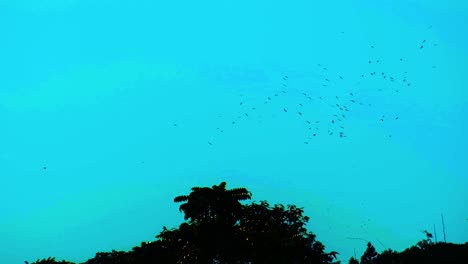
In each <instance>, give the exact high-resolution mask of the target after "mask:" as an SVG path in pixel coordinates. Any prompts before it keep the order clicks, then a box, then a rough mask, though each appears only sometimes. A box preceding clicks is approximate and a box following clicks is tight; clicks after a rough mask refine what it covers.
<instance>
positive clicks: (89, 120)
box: [0, 0, 468, 264]
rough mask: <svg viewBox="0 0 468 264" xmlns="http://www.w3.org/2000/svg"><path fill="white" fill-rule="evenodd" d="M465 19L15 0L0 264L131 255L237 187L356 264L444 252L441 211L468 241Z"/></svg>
mask: <svg viewBox="0 0 468 264" xmlns="http://www.w3.org/2000/svg"><path fill="white" fill-rule="evenodd" d="M467 20H468V2H466V1H461V0H460V1H455V0H452V1H447V0H446V1H422V0H420V1H419V0H418V1H416V0H405V1H403V0H397V1H384V0H379V1H369V0H355V1H320V3H318V2H314V1H260V0H258V1H243V0H237V1H166V3H163V2H162V1H149V0H140V1H126V0H122V1H115V0H114V1H110V0H102V1H90V0H80V1H78V0H66V1H64V0H60V1H59V0H34V1H32V0H15V1H13V0H6V1H1V2H0V31H1V32H2V36H1V41H0V58H1V60H0V72H1V84H0V165H1V166H0V188H1V191H0V199H1V201H2V202H1V203H0V263H12V264H13V263H23V261H24V260H29V261H34V260H36V259H38V258H47V257H49V256H53V257H56V259H59V260H61V259H66V260H69V261H74V262H84V261H86V260H87V259H89V258H92V257H94V255H95V253H96V252H105V251H111V250H113V249H115V250H124V251H129V250H131V249H132V247H134V246H138V245H140V243H141V242H142V241H153V240H155V236H156V235H157V234H159V232H161V230H162V227H163V226H167V227H169V228H172V227H177V226H178V225H179V224H180V223H181V222H183V214H182V213H180V212H179V210H178V206H179V205H178V204H175V203H173V198H174V197H176V196H178V195H182V194H188V193H189V192H190V188H191V187H194V186H212V185H214V184H219V183H220V182H222V181H226V182H227V188H236V187H245V188H247V189H248V190H250V191H251V192H252V193H253V197H252V201H257V202H258V201H260V200H267V201H268V202H270V204H275V203H282V204H285V205H286V204H295V205H297V206H299V207H304V211H305V212H304V214H305V215H307V216H309V217H310V221H309V224H308V228H309V230H310V231H312V232H313V233H315V234H316V235H317V239H318V240H319V241H321V242H322V243H324V244H325V246H326V251H332V250H335V251H338V252H339V253H340V255H339V257H340V259H341V260H342V261H343V263H347V260H348V259H349V257H351V256H354V254H357V256H358V257H359V256H361V254H362V253H363V251H364V250H365V248H366V241H371V242H372V243H373V244H374V245H375V247H376V249H377V251H379V252H381V251H382V250H384V249H386V248H392V249H394V250H403V249H405V248H407V247H409V246H411V245H414V244H415V243H416V242H418V241H420V240H422V239H424V238H425V236H424V234H423V232H422V231H423V230H428V231H430V232H433V231H434V227H435V228H436V234H437V237H438V239H439V240H441V239H442V237H443V234H442V228H443V227H442V222H441V217H442V215H441V214H443V217H444V222H445V233H446V239H447V242H453V243H464V242H466V241H468V228H467V227H468V206H467V204H468V203H467V201H468V192H467V190H468V175H467V172H468V156H467V155H466V153H465V152H466V149H468V140H467V138H466V133H467V132H468V127H467V124H466V123H465V120H466V118H465V116H466V115H467V114H468V92H467V90H466V87H468V48H467V47H468V37H467V36H468V27H466V24H464V22H463V21H467ZM421 46H423V47H422V48H421ZM351 100H353V101H351ZM343 115H345V116H344V117H343ZM332 121H333V122H332ZM233 122H234V123H233ZM309 123H310V124H309ZM464 149H465V151H464ZM355 252H356V253H355Z"/></svg>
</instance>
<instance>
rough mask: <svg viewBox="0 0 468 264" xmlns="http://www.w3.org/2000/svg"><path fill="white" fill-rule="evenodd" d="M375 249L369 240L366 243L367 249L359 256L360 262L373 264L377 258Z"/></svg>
mask: <svg viewBox="0 0 468 264" xmlns="http://www.w3.org/2000/svg"><path fill="white" fill-rule="evenodd" d="M377 255H378V253H377V251H376V250H375V247H374V246H373V245H372V244H371V242H368V243H367V249H366V251H365V252H364V254H363V255H362V257H361V264H375V263H376V258H377Z"/></svg>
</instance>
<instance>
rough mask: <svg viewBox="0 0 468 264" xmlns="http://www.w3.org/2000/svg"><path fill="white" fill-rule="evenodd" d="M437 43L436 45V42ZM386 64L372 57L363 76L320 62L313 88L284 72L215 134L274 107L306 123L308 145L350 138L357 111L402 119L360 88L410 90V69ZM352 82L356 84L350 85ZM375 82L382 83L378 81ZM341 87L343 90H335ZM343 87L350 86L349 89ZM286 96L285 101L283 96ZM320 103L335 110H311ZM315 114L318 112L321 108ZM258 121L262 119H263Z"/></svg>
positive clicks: (385, 119) (379, 120) (378, 119)
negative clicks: (370, 85)
mask: <svg viewBox="0 0 468 264" xmlns="http://www.w3.org/2000/svg"><path fill="white" fill-rule="evenodd" d="M425 45H427V41H426V40H422V41H421V42H420V43H419V45H418V47H417V48H415V49H418V50H422V49H424V48H425ZM433 46H436V44H434V45H433ZM370 49H372V50H375V49H377V47H376V46H374V45H372V46H370ZM395 60H396V62H397V63H404V62H405V61H406V59H404V58H395ZM382 63H383V62H382V61H381V60H380V59H379V58H377V57H375V58H371V59H369V60H368V61H366V64H368V65H369V67H368V69H371V71H368V72H363V73H361V74H360V76H349V77H344V75H340V74H332V73H331V71H330V70H329V69H328V68H327V67H325V66H324V65H322V64H317V69H316V70H318V71H319V74H318V76H320V77H321V80H320V83H319V84H316V85H315V87H314V88H312V89H307V88H299V89H298V88H297V87H294V88H291V86H290V83H291V80H292V79H293V78H294V77H292V76H290V75H287V74H284V75H283V76H281V80H280V82H279V83H277V88H276V89H274V90H273V91H272V92H271V94H266V95H265V96H264V97H263V98H256V99H255V100H254V102H253V101H252V100H247V99H246V98H245V97H244V95H243V94H241V95H240V98H239V101H238V106H237V107H238V111H237V116H236V117H232V119H231V120H229V121H226V120H224V126H223V127H221V126H218V127H216V128H215V129H216V131H215V132H214V135H217V136H220V135H221V134H222V133H224V131H225V130H226V129H230V128H233V127H236V126H239V125H241V124H242V122H243V121H244V120H246V119H249V120H252V119H254V118H256V117H257V118H261V117H262V115H260V114H259V113H260V112H262V113H264V111H265V110H266V111H271V110H272V109H273V111H276V112H275V113H274V114H275V115H279V114H280V113H281V114H283V115H290V116H291V115H295V116H296V117H297V118H296V119H297V120H299V122H302V123H303V127H304V129H305V134H304V135H305V137H304V138H303V139H304V140H303V143H304V144H309V143H311V142H312V140H314V138H317V137H320V136H334V137H338V138H346V137H348V135H347V133H346V129H345V128H346V127H347V122H348V120H349V119H350V117H352V114H353V112H354V111H372V113H373V114H375V123H380V124H384V123H388V122H398V120H399V119H400V116H399V115H398V114H396V113H393V114H390V115H389V114H385V113H380V114H378V113H376V111H379V110H378V109H376V108H373V105H372V104H371V103H370V102H366V98H365V96H363V95H364V94H365V93H364V89H361V87H359V85H360V84H361V83H363V82H365V81H366V80H367V79H370V80H369V81H371V82H374V86H375V85H377V86H378V87H379V88H377V89H376V90H377V91H383V90H386V92H389V93H395V94H398V93H400V92H403V91H407V90H409V89H410V87H411V85H412V83H411V81H410V80H409V78H408V72H407V71H403V72H401V73H398V74H391V73H388V72H386V71H382V69H381V68H382V67H381V66H379V65H382ZM374 65H375V66H374ZM402 65H403V64H402ZM401 68H403V67H400V69H401ZM350 81H352V83H354V85H352V84H350ZM356 81H357V82H356ZM375 82H378V83H377V84H375ZM337 87H338V88H340V89H341V90H338V89H335V88H337ZM342 87H347V89H346V91H345V92H344V91H343V89H342ZM319 89H322V90H327V91H328V94H327V93H323V92H321V91H320V90H319ZM330 91H333V93H334V94H330ZM282 97H283V98H284V100H282V99H281V98H282ZM318 104H321V105H322V106H327V107H328V109H329V110H331V111H326V112H321V113H320V114H319V115H315V116H314V115H313V114H311V113H310V112H314V111H311V110H313V109H314V108H313V107H314V106H317V105H318ZM275 109H276V110H275ZM314 113H315V114H317V111H315V112H314ZM258 121H259V122H261V121H260V120H258ZM174 126H175V127H177V124H174ZM386 136H387V137H388V138H391V137H392V134H391V133H389V134H387V135H386ZM215 138H216V137H212V139H211V140H208V141H207V143H208V145H210V146H213V145H215V144H216V140H215Z"/></svg>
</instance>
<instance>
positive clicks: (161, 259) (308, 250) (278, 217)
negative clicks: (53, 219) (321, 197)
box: [25, 182, 468, 264]
mask: <svg viewBox="0 0 468 264" xmlns="http://www.w3.org/2000/svg"><path fill="white" fill-rule="evenodd" d="M251 196H252V194H251V193H250V192H249V191H248V190H247V189H246V188H235V189H230V190H229V189H226V183H225V182H222V183H221V184H219V185H213V186H212V187H211V188H209V187H193V188H192V192H191V193H190V194H189V195H180V196H177V197H175V199H174V202H176V203H179V202H182V204H181V205H180V208H179V209H180V211H181V212H183V213H184V219H185V220H188V221H186V222H183V223H182V224H180V225H179V228H173V229H168V228H166V227H163V229H162V231H161V233H160V234H159V235H157V236H156V238H157V240H155V241H151V242H142V243H141V245H140V246H136V247H134V248H133V249H132V250H131V251H129V252H124V251H115V250H112V252H98V253H96V256H95V257H94V258H92V259H89V260H87V261H86V262H84V263H83V264H146V263H155V264H157V263H161V264H166V263H168V264H172V263H174V264H175V263H202V264H205V263H228V264H229V263H236V264H254V263H255V264H257V263H260V264H263V263H273V264H276V263H278V264H279V263H281V264H283V263H286V264H288V263H291V264H293V263H294V264H296V263H305V264H307V263H311V264H312V263H317V264H339V263H341V262H340V261H339V260H338V255H339V253H338V252H336V251H331V252H330V253H326V252H325V246H324V245H323V244H322V243H321V242H319V241H317V240H316V236H315V234H313V233H311V232H309V231H307V230H306V228H305V225H306V223H307V222H308V221H309V217H307V216H303V215H302V214H303V212H304V211H303V209H302V208H298V207H296V206H295V205H287V206H283V205H281V204H276V205H274V206H270V205H269V204H268V202H266V201H260V202H259V203H255V202H254V203H251V204H241V201H245V200H249V199H251ZM423 232H424V234H425V235H426V239H425V240H422V241H420V242H418V243H417V244H416V245H415V246H412V247H410V248H408V249H405V250H404V251H403V252H396V251H393V250H391V249H387V250H385V251H383V252H382V253H380V254H379V253H377V251H376V250H375V248H374V246H373V245H372V244H371V243H370V242H368V243H367V249H366V251H365V252H364V254H363V255H362V257H361V258H360V262H359V261H358V260H357V259H356V258H355V257H352V258H350V259H349V262H348V263H351V264H359V263H361V264H413V263H426V264H442V263H443V264H457V263H468V242H467V243H465V244H461V245H457V244H452V243H443V242H440V243H434V242H433V241H432V234H431V233H429V232H428V231H427V230H424V231H423ZM350 239H360V238H350ZM55 263H62V264H73V263H71V262H67V261H65V260H62V261H61V262H59V261H56V260H55V258H53V257H49V258H47V259H42V260H39V259H38V260H37V261H36V262H34V263H32V264H55ZM25 264H29V263H28V262H27V261H25Z"/></svg>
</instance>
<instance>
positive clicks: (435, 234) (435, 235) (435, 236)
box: [434, 224, 437, 243]
mask: <svg viewBox="0 0 468 264" xmlns="http://www.w3.org/2000/svg"><path fill="white" fill-rule="evenodd" d="M434 239H435V242H436V243H437V233H436V228H435V224H434Z"/></svg>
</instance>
